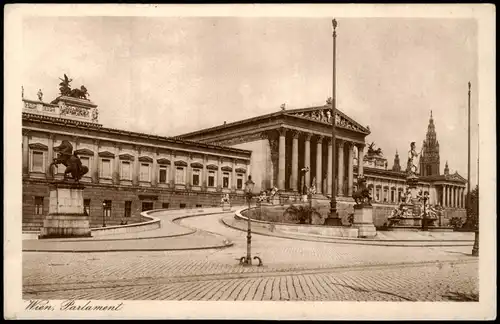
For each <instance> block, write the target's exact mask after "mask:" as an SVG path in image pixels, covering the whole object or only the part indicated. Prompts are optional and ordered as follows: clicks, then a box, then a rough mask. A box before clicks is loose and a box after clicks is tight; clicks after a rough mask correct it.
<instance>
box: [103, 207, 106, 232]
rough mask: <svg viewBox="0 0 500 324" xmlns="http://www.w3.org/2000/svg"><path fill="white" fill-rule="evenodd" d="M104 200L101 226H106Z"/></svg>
mask: <svg viewBox="0 0 500 324" xmlns="http://www.w3.org/2000/svg"><path fill="white" fill-rule="evenodd" d="M105 216H106V202H103V203H102V227H106V217H105Z"/></svg>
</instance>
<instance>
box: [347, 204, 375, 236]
mask: <svg viewBox="0 0 500 324" xmlns="http://www.w3.org/2000/svg"><path fill="white" fill-rule="evenodd" d="M352 226H353V227H354V228H357V229H358V237H374V236H375V235H376V234H377V230H376V229H375V225H373V207H372V206H366V205H354V221H353V224H352Z"/></svg>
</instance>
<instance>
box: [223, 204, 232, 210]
mask: <svg viewBox="0 0 500 324" xmlns="http://www.w3.org/2000/svg"><path fill="white" fill-rule="evenodd" d="M229 210H231V204H230V203H228V202H223V203H222V211H229Z"/></svg>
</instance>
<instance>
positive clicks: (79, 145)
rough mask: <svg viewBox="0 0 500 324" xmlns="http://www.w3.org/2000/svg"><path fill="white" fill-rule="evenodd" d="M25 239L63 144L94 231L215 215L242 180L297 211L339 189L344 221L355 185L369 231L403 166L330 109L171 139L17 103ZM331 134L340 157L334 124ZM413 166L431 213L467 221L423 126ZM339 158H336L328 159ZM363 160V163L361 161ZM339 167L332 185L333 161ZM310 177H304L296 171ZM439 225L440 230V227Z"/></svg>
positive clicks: (87, 115) (460, 185) (85, 113)
mask: <svg viewBox="0 0 500 324" xmlns="http://www.w3.org/2000/svg"><path fill="white" fill-rule="evenodd" d="M22 111H23V113H22V135H23V137H22V138H23V141H22V165H23V168H22V170H23V171H22V172H23V175H22V176H23V216H22V217H23V230H38V229H39V228H40V227H41V225H42V222H43V217H44V215H45V214H47V213H48V209H49V186H48V184H49V182H51V181H53V180H58V179H62V178H63V172H64V169H65V167H64V166H63V165H59V166H58V167H57V172H54V173H55V174H54V175H53V176H52V174H51V172H50V170H49V165H50V163H51V161H52V160H53V158H54V157H55V155H54V154H55V153H54V147H57V146H59V145H60V143H61V142H62V141H63V140H68V141H69V142H70V143H71V144H72V146H73V149H74V150H75V151H76V153H77V154H78V156H79V157H80V159H81V160H82V163H83V164H84V165H85V166H87V167H88V169H89V172H88V173H87V174H85V175H84V177H83V178H82V180H81V181H82V182H83V183H84V184H85V190H84V208H85V211H86V212H87V213H88V214H89V215H90V219H91V227H99V226H103V225H108V226H109V225H119V224H123V223H128V224H130V223H135V222H139V221H141V216H140V212H141V211H145V210H151V209H178V208H196V207H211V206H219V204H220V199H221V196H222V195H223V194H229V195H230V198H231V202H232V204H233V205H236V204H243V203H244V191H243V190H244V186H245V185H244V183H245V181H246V180H247V179H248V176H249V175H251V176H252V180H253V181H254V182H255V191H256V193H258V192H259V191H261V190H267V189H270V188H272V187H277V188H278V189H279V190H280V195H282V196H283V197H288V198H289V199H291V198H292V197H293V201H295V199H296V198H297V197H298V196H299V191H300V188H302V187H303V186H304V184H305V185H306V186H308V187H309V186H315V188H316V192H317V196H319V197H324V199H325V201H326V200H327V199H328V197H331V195H332V192H331V191H332V182H333V181H334V180H335V179H336V181H337V183H336V192H335V193H333V194H335V195H336V196H337V201H338V210H339V214H340V216H341V217H342V219H343V220H344V221H346V217H347V215H348V213H350V212H351V210H352V205H353V204H354V201H353V199H352V198H351V195H352V193H353V191H354V190H356V178H357V176H358V175H364V176H365V178H366V179H367V184H368V185H370V184H372V185H373V189H372V190H373V191H372V197H373V199H374V202H373V205H374V207H375V208H374V221H375V225H376V226H382V224H383V222H384V221H385V220H386V219H387V216H389V214H390V212H391V211H392V209H393V208H394V207H395V205H396V204H397V203H398V201H399V199H400V197H401V196H402V193H403V190H404V188H405V185H406V184H405V181H406V173H405V169H406V166H405V165H404V169H403V168H402V166H401V164H405V163H406V157H404V158H403V161H401V162H400V159H399V156H398V154H397V153H396V156H395V157H394V163H393V166H392V167H391V168H389V167H388V162H387V159H386V158H385V157H384V156H383V154H382V153H381V150H374V148H373V145H370V146H368V147H367V146H366V143H365V138H366V136H368V135H369V134H370V129H369V128H368V127H366V126H362V125H360V124H359V123H358V122H356V121H355V120H353V119H352V118H350V117H349V116H347V115H346V114H345V113H343V112H341V111H339V110H336V114H335V116H332V111H331V108H330V105H329V104H328V103H327V104H325V105H324V106H319V107H309V108H302V109H292V110H287V109H284V107H282V108H281V109H280V110H278V111H276V112H273V113H270V114H266V115H262V116H257V117H254V118H250V119H245V120H241V121H237V122H233V123H227V124H226V123H224V124H223V125H220V126H216V127H211V128H207V129H202V130H198V131H195V132H191V133H188V134H183V135H179V136H174V137H162V136H157V135H153V134H143V133H136V132H130V131H126V130H119V129H112V128H107V127H104V126H103V125H101V124H100V123H99V116H98V115H99V114H98V107H97V105H95V104H94V103H92V102H91V101H89V100H88V99H78V98H73V97H69V96H60V97H58V98H56V99H55V100H53V101H52V102H50V103H48V102H43V101H42V100H41V98H39V100H30V99H25V98H23V99H22ZM333 121H334V122H335V124H336V140H335V144H336V150H333V147H332V141H331V135H332V134H331V123H332V122H333ZM422 145H423V151H422V155H421V157H420V164H419V173H420V177H419V184H418V186H419V188H420V189H422V191H427V192H428V193H429V196H430V203H431V204H433V205H437V204H438V205H441V206H442V207H444V208H445V217H444V219H445V220H443V221H444V222H445V221H446V220H449V219H450V218H451V217H453V216H458V217H462V218H465V184H466V181H465V179H464V178H463V177H461V176H460V175H459V174H458V173H457V172H455V173H450V171H449V168H448V164H447V163H446V165H445V167H444V173H443V174H441V173H440V170H441V167H440V163H441V161H440V156H439V142H438V141H437V138H436V131H435V126H434V120H433V118H432V114H431V117H430V119H429V125H428V129H427V135H426V138H425V140H424V141H423V144H422ZM333 151H335V156H333ZM365 152H366V153H365ZM333 159H335V161H336V171H335V172H336V176H335V177H334V176H333V174H332V161H333ZM304 168H308V170H309V171H308V172H305V173H302V172H301V170H302V169H304ZM443 225H445V224H443Z"/></svg>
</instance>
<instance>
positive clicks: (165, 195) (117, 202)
mask: <svg viewBox="0 0 500 324" xmlns="http://www.w3.org/2000/svg"><path fill="white" fill-rule="evenodd" d="M139 195H143V196H156V197H157V200H151V199H147V198H148V197H146V199H140V197H139ZM36 196H41V197H44V201H43V214H42V215H35V197H36ZM220 197H221V193H219V192H215V193H206V192H204V193H202V192H193V191H173V190H167V189H165V190H161V189H160V190H159V189H149V188H139V187H125V186H113V185H96V184H91V183H88V184H85V189H84V192H83V198H84V199H90V227H100V226H102V223H103V206H102V204H103V201H104V200H111V216H110V217H106V219H105V222H106V225H108V226H113V225H120V223H121V222H122V221H123V220H126V221H127V224H133V223H138V222H141V221H142V218H141V215H140V214H141V212H142V203H143V202H151V203H153V206H152V209H162V208H164V207H163V204H164V203H165V204H168V208H169V209H179V208H181V204H184V205H185V206H184V207H183V208H194V207H196V206H197V205H201V206H202V207H216V206H219V205H220ZM143 198H144V197H143ZM230 198H231V204H233V205H239V204H244V202H245V198H244V197H243V196H241V195H235V194H230ZM125 201H131V202H132V207H131V215H130V216H131V217H129V218H125V217H124V215H125ZM48 212H49V188H48V183H47V182H45V181H42V180H40V181H32V180H26V181H24V182H23V213H22V220H23V230H24V231H36V230H39V229H40V227H41V226H42V224H43V217H44V215H47V214H48Z"/></svg>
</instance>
